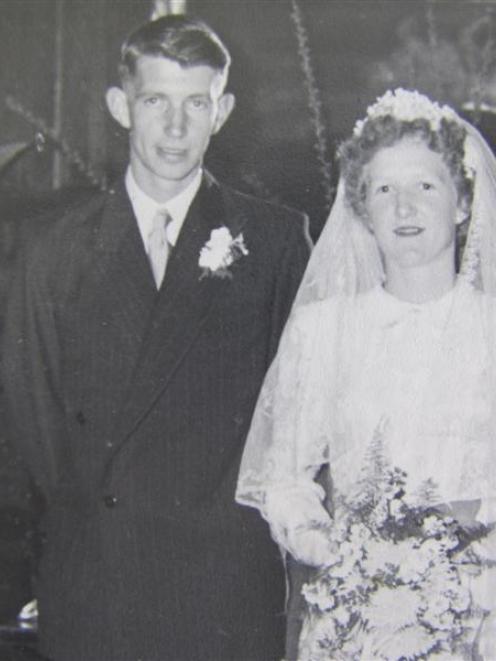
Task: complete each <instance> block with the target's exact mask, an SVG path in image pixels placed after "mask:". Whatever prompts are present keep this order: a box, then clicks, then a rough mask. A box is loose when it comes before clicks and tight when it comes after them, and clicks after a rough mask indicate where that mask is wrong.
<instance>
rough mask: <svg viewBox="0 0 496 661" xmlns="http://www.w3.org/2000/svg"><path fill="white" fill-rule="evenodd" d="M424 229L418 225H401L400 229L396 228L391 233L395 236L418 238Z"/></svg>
mask: <svg viewBox="0 0 496 661" xmlns="http://www.w3.org/2000/svg"><path fill="white" fill-rule="evenodd" d="M424 229H425V227H419V226H418V225H402V226H401V227H396V228H395V229H394V230H393V232H394V233H395V234H396V236H418V235H419V234H422V232H423V231H424Z"/></svg>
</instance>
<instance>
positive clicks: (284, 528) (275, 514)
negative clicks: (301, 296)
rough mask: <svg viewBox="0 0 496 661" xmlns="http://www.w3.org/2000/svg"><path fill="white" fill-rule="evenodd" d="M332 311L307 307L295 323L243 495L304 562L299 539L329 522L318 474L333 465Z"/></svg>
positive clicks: (263, 409)
mask: <svg viewBox="0 0 496 661" xmlns="http://www.w3.org/2000/svg"><path fill="white" fill-rule="evenodd" d="M331 307H332V306H331V305H330V301H325V302H319V303H314V304H311V305H307V306H303V307H301V308H299V309H298V310H297V311H296V312H295V314H294V315H293V317H292V318H291V320H290V321H289V323H288V325H287V327H286V329H285V331H284V334H283V338H282V340H281V344H280V348H279V352H278V354H277V357H276V359H275V361H274V363H273V364H272V366H271V368H270V370H269V372H268V374H267V377H266V380H265V383H264V385H263V388H262V391H261V393H260V397H259V401H258V404H257V407H256V410H255V415H254V417H253V421H252V425H251V429H250V432H249V435H248V439H247V443H246V448H245V452H244V455H243V460H242V463H241V470H240V477H239V482H238V489H237V494H236V499H237V501H238V502H240V503H243V504H245V505H250V506H252V507H256V508H258V509H259V510H260V512H261V513H262V515H263V516H264V518H266V519H267V520H268V522H269V523H270V525H271V529H272V533H273V536H274V538H275V539H276V541H277V542H278V543H279V544H281V545H282V546H283V547H284V548H286V549H288V550H291V552H292V553H293V554H296V556H297V557H300V558H301V556H302V553H301V552H298V550H295V548H294V544H292V542H291V537H292V536H293V535H294V534H296V532H301V531H302V530H305V529H306V530H308V529H309V528H311V527H312V526H313V527H315V525H317V526H323V525H325V524H327V523H328V522H329V515H328V513H327V511H326V510H325V508H324V507H323V505H322V500H323V498H324V496H325V493H324V490H323V489H322V487H320V486H319V485H318V484H316V482H314V477H315V474H316V473H317V471H318V470H319V468H320V466H322V464H324V463H326V461H327V451H328V445H329V433H330V428H331V426H330V420H329V410H328V404H329V402H331V401H332V393H331V392H330V384H331V379H330V378H329V377H330V372H331V367H332V366H331V364H330V356H331V354H332V337H331V336H332V324H331V323H330V320H331V319H332V310H331ZM326 391H327V393H326ZM303 555H305V552H304V551H303ZM312 564H318V563H315V562H312Z"/></svg>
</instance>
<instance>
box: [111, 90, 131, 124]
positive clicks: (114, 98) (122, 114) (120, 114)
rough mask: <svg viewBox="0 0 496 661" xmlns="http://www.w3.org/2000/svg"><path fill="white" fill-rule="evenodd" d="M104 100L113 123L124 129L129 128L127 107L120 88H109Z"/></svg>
mask: <svg viewBox="0 0 496 661" xmlns="http://www.w3.org/2000/svg"><path fill="white" fill-rule="evenodd" d="M105 100H106V101H107V108H108V109H109V112H110V114H111V115H112V117H113V118H114V119H115V121H116V122H118V123H119V124H120V125H121V126H122V127H123V128H125V129H129V128H131V118H130V116H129V105H128V103H127V96H126V93H125V92H124V90H122V89H121V88H120V87H109V89H108V90H107V94H106V95H105Z"/></svg>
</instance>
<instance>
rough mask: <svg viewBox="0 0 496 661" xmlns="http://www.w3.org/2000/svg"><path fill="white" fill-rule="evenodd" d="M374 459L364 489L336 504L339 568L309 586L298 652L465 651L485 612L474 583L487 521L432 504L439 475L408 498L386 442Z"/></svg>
mask: <svg viewBox="0 0 496 661" xmlns="http://www.w3.org/2000/svg"><path fill="white" fill-rule="evenodd" d="M368 459H369V461H367V466H368V467H367V469H366V470H364V472H363V479H361V480H360V482H359V484H358V485H357V493H356V494H354V495H353V497H352V498H349V499H347V500H345V499H340V500H339V501H338V502H337V504H336V512H335V517H334V522H333V526H332V528H331V529H330V530H329V536H330V539H331V542H332V545H333V548H334V549H335V556H334V558H333V559H332V561H331V563H330V566H328V567H326V569H325V570H323V571H321V572H320V573H319V575H318V576H317V577H316V579H315V580H314V581H312V582H311V583H307V584H306V585H305V586H304V588H303V594H304V597H305V599H306V602H307V605H308V614H307V617H306V620H305V623H304V625H303V631H302V635H301V638H300V656H299V659H301V660H302V661H324V660H325V661H329V660H330V659H346V660H347V661H351V660H357V661H359V660H363V659H367V660H369V659H389V660H391V659H405V660H407V659H425V658H427V657H429V658H435V659H446V660H447V659H453V658H463V657H465V655H466V652H467V649H468V647H469V642H468V641H469V638H470V632H471V631H473V629H474V627H475V625H476V622H477V621H480V617H481V611H480V609H477V607H476V605H474V604H473V603H472V600H471V594H470V590H469V587H468V583H469V576H470V575H471V574H476V575H478V574H480V571H481V560H480V558H479V557H478V556H477V554H476V553H475V552H474V551H473V550H472V549H471V546H470V541H471V540H472V539H475V538H480V537H481V536H483V535H484V534H485V529H484V528H482V527H481V528H479V529H476V530H472V531H471V532H470V533H468V532H467V531H466V530H464V529H463V528H462V527H461V526H460V525H459V524H458V523H457V522H456V521H455V520H454V519H453V518H452V517H450V516H447V515H446V514H444V513H443V512H442V511H440V510H439V509H436V508H435V507H430V506H429V505H425V503H426V502H427V503H429V502H432V501H433V500H435V498H434V494H435V487H434V485H433V483H432V482H429V483H426V484H425V485H424V486H423V488H422V493H418V494H416V495H415V498H414V497H409V494H408V493H407V491H406V477H407V476H406V474H405V473H404V472H402V471H400V470H399V469H397V468H390V467H389V466H388V465H387V463H386V462H385V460H384V458H383V454H382V445H381V442H380V441H379V440H377V439H375V441H374V443H373V444H372V446H371V449H370V456H369V457H368ZM415 502H422V503H424V505H422V506H421V505H415V504H414V503H415ZM472 637H473V636H472ZM469 658H470V655H469Z"/></svg>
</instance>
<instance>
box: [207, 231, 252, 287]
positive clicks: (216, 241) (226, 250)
mask: <svg viewBox="0 0 496 661" xmlns="http://www.w3.org/2000/svg"><path fill="white" fill-rule="evenodd" d="M243 255H248V250H247V248H246V246H245V243H244V238H243V235H242V234H238V236H237V237H236V238H235V239H233V237H232V234H231V232H230V231H229V230H228V228H227V227H219V228H218V229H215V230H212V233H211V234H210V239H209V240H208V241H207V243H206V244H205V245H204V246H203V248H202V249H201V250H200V259H199V261H198V266H199V267H200V268H201V269H202V271H203V273H202V275H201V278H205V277H206V276H215V277H218V278H232V273H231V271H229V267H230V266H231V264H233V263H234V262H235V261H237V260H238V259H239V258H240V257H243ZM201 278H200V279H201Z"/></svg>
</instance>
